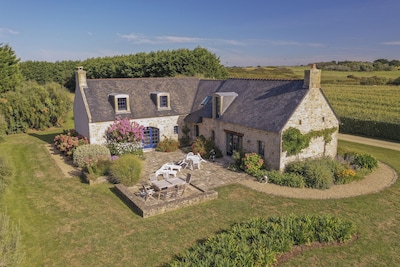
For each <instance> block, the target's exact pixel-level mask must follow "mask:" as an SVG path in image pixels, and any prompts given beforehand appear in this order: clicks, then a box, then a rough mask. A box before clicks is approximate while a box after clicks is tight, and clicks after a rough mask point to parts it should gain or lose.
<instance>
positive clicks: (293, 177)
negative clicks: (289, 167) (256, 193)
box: [266, 170, 306, 188]
mask: <svg viewBox="0 0 400 267" xmlns="http://www.w3.org/2000/svg"><path fill="white" fill-rule="evenodd" d="M266 175H267V176H268V182H269V183H272V184H276V185H281V186H289V187H295V188H304V187H305V186H306V184H305V181H304V177H303V176H302V175H300V174H297V173H294V172H292V173H281V172H279V171H275V170H274V171H267V172H266Z"/></svg>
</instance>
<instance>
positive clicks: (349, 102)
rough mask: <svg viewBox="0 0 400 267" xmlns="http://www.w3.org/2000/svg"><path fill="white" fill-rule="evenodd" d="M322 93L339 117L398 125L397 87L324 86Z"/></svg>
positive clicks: (399, 93)
mask: <svg viewBox="0 0 400 267" xmlns="http://www.w3.org/2000/svg"><path fill="white" fill-rule="evenodd" d="M323 92H324V93H325V95H326V97H327V98H328V100H329V102H330V103H331V105H332V107H333V109H334V110H335V112H336V113H337V115H338V116H339V117H350V118H356V119H363V120H371V121H379V122H389V123H394V124H400V88H399V87H397V86H383V85H380V86H361V85H353V86H352V85H324V86H323Z"/></svg>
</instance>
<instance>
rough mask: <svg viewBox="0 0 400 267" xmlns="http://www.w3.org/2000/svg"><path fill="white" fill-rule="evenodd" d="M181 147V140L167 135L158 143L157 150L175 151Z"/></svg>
mask: <svg viewBox="0 0 400 267" xmlns="http://www.w3.org/2000/svg"><path fill="white" fill-rule="evenodd" d="M178 148H179V141H177V140H173V139H171V138H168V137H165V138H164V139H163V140H162V141H160V142H159V143H158V144H157V147H156V151H160V152H173V151H176V150H177V149H178Z"/></svg>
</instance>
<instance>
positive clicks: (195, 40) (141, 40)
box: [117, 33, 244, 45]
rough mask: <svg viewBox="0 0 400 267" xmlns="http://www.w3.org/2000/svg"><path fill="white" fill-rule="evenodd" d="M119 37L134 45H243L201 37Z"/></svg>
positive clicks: (133, 34) (128, 35)
mask: <svg viewBox="0 0 400 267" xmlns="http://www.w3.org/2000/svg"><path fill="white" fill-rule="evenodd" d="M117 35H118V36H119V37H121V38H123V39H125V40H127V41H130V42H133V43H135V44H152V45H156V44H200V43H202V44H228V45H243V44H244V43H243V42H240V41H237V40H231V39H212V38H201V37H188V36H173V35H161V36H146V35H143V34H141V33H130V34H117Z"/></svg>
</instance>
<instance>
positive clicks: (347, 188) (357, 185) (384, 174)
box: [240, 162, 397, 199]
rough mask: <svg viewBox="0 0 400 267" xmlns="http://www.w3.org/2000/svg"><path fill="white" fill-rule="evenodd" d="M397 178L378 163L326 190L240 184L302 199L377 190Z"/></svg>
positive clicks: (350, 194)
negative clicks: (369, 170) (360, 175)
mask: <svg viewBox="0 0 400 267" xmlns="http://www.w3.org/2000/svg"><path fill="white" fill-rule="evenodd" d="M396 180H397V173H396V172H395V171H394V170H393V169H392V168H390V167H389V166H388V165H386V164H383V163H381V162H380V163H379V165H378V169H377V170H375V171H374V172H373V173H371V174H369V175H368V176H367V177H365V178H364V179H362V180H360V181H357V182H353V183H350V184H345V185H335V186H332V187H331V188H329V189H326V190H320V189H310V188H291V187H287V186H279V185H274V184H261V183H258V182H255V181H249V180H244V181H240V183H241V184H243V185H245V186H248V187H250V188H252V189H254V190H257V191H261V192H264V193H266V194H270V195H275V196H283V197H290V198H303V199H329V198H347V197H354V196H359V195H365V194H370V193H376V192H379V191H381V190H383V189H385V188H387V187H389V186H391V185H392V184H393V183H394V182H395V181H396Z"/></svg>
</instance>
